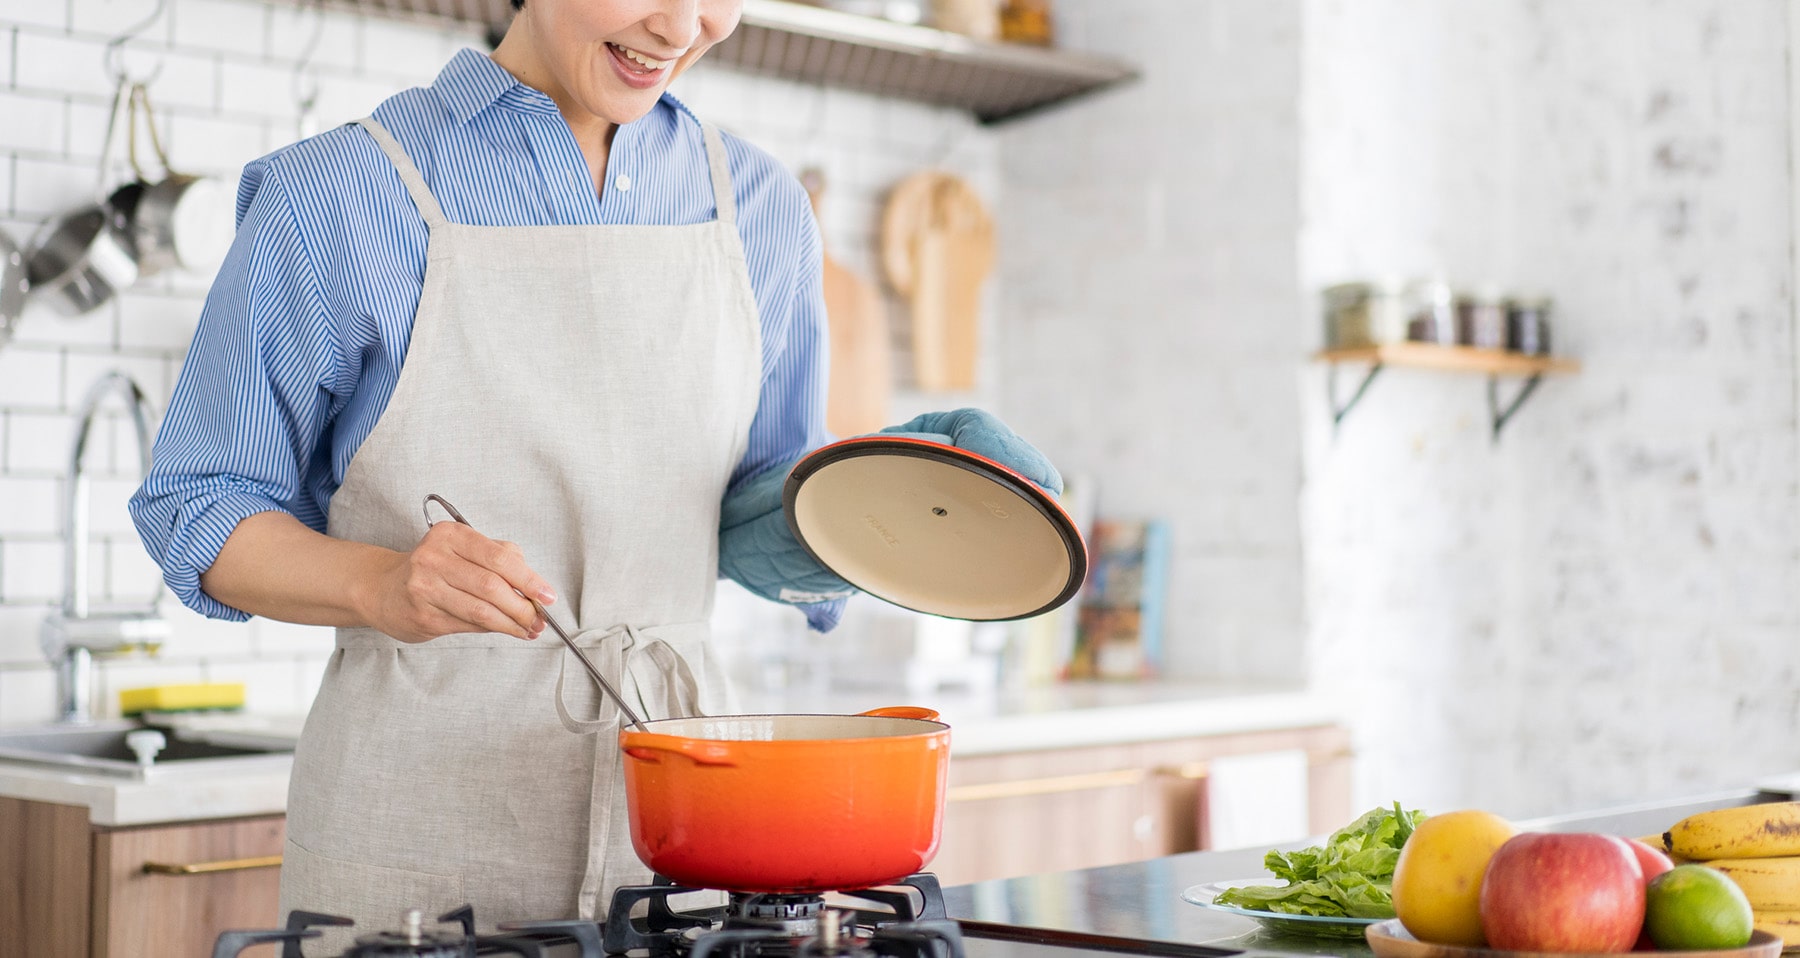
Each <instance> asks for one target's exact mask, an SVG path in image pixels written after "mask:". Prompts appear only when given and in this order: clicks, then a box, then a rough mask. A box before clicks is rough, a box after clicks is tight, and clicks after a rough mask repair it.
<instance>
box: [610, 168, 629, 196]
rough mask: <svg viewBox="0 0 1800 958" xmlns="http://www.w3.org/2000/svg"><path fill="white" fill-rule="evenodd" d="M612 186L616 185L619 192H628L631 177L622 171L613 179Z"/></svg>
mask: <svg viewBox="0 0 1800 958" xmlns="http://www.w3.org/2000/svg"><path fill="white" fill-rule="evenodd" d="M613 186H615V187H617V188H618V190H619V192H621V193H627V192H630V190H631V177H629V176H626V175H625V174H623V173H620V174H619V175H618V176H617V177H616V178H614V179H613Z"/></svg>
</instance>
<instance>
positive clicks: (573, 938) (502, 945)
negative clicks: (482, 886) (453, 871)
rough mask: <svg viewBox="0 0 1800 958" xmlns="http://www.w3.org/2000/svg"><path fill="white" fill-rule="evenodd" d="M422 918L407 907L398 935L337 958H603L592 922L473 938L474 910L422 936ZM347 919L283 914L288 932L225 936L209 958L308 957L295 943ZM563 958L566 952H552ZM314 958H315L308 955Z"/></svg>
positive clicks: (506, 927)
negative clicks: (273, 949)
mask: <svg viewBox="0 0 1800 958" xmlns="http://www.w3.org/2000/svg"><path fill="white" fill-rule="evenodd" d="M424 923H425V922H424V913H423V912H422V911H421V910H420V909H417V908H411V909H408V910H407V911H406V913H405V914H404V915H402V916H401V930H400V931H378V932H374V933H372V934H365V935H358V936H357V938H356V944H354V945H352V946H350V950H348V951H345V952H341V953H340V954H339V956H338V958H474V956H476V955H518V956H520V958H544V956H545V955H547V954H548V953H549V950H548V949H550V948H551V947H553V946H561V945H569V944H572V945H573V946H574V947H575V948H576V949H577V951H576V953H577V954H578V955H579V956H580V958H604V956H605V952H604V951H602V950H601V944H600V926H599V925H596V924H595V923H593V922H591V921H522V922H509V923H506V924H502V925H501V926H500V931H499V933H498V934H493V935H477V934H475V911H474V909H472V908H470V907H469V906H468V905H464V906H462V907H461V908H458V909H456V910H455V911H452V912H449V913H448V914H444V915H440V916H438V923H439V924H455V925H458V926H460V927H459V928H458V929H456V930H454V931H441V930H439V931H427V930H426V929H425V927H424ZM351 924H352V922H351V921H350V919H348V918H339V917H337V916H335V915H321V914H317V913H315V912H310V911H294V912H290V913H288V920H287V927H286V928H280V929H271V930H268V931H228V932H225V933H224V934H222V935H220V936H219V938H218V940H217V941H216V942H215V943H214V944H213V958H236V956H237V955H238V954H239V953H241V952H242V951H243V950H244V949H246V948H249V947H251V946H253V945H260V944H266V943H269V942H281V943H282V945H281V958H309V956H307V955H306V954H305V953H304V952H302V951H301V950H300V943H301V942H302V941H305V940H307V939H309V938H317V937H319V931H318V929H319V928H322V927H328V926H333V927H348V926H350V925H351ZM557 953H558V954H563V953H565V952H557ZM313 958H316V956H313Z"/></svg>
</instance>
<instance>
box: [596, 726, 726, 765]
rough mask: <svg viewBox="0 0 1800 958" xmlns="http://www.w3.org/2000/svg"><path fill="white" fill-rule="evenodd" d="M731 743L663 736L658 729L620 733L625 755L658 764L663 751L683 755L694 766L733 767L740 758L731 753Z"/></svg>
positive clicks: (621, 746) (621, 747)
mask: <svg viewBox="0 0 1800 958" xmlns="http://www.w3.org/2000/svg"><path fill="white" fill-rule="evenodd" d="M731 744H732V743H730V742H723V741H716V740H713V739H703V738H685V737H683V736H680V735H661V734H658V733H656V732H626V733H625V734H624V735H622V736H620V740H619V748H620V750H621V751H623V752H624V753H625V754H627V755H629V756H631V757H632V758H634V759H637V760H638V761H640V762H649V763H650V764H652V765H657V764H660V763H661V762H662V756H663V753H665V752H666V753H668V754H671V755H680V756H682V757H683V758H686V759H687V760H688V761H690V762H693V763H694V764H695V765H714V766H719V767H722V768H732V767H735V766H736V765H737V760H736V759H734V758H732V756H731Z"/></svg>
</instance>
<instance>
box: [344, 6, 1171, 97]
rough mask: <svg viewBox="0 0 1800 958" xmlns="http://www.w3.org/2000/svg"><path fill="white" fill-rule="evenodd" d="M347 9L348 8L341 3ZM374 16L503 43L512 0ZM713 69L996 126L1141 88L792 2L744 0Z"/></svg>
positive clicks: (374, 9) (1088, 65)
mask: <svg viewBox="0 0 1800 958" xmlns="http://www.w3.org/2000/svg"><path fill="white" fill-rule="evenodd" d="M340 5H341V0H340ZM350 5H351V6H353V7H354V8H356V9H360V10H364V11H367V12H371V13H376V14H380V13H384V12H385V13H402V14H421V13H422V14H429V15H435V16H443V17H450V18H452V19H456V20H463V21H469V22H475V23H482V24H485V25H487V27H488V28H489V31H490V32H491V33H494V35H496V36H497V35H498V31H500V30H503V29H504V28H505V25H506V22H507V19H508V18H509V17H510V16H511V14H512V7H511V5H510V4H509V3H508V2H507V0H353V2H351V4H350ZM705 62H708V63H727V64H730V65H732V66H734V67H736V68H738V69H740V70H745V71H748V72H753V73H761V74H765V75H769V76H777V77H783V78H786V79H789V80H795V81H798V82H801V83H816V84H822V85H825V86H832V87H841V88H843V89H848V90H858V91H861V92H864V93H873V94H877V95H880V96H891V97H897V98H901V99H908V100H915V101H918V102H922V103H931V104H935V105H938V106H951V107H956V108H959V109H963V110H967V111H968V112H970V113H971V114H973V115H974V116H975V118H976V119H978V120H980V121H981V122H983V123H998V122H1000V121H1002V120H1010V119H1013V118H1015V117H1019V116H1023V115H1025V114H1027V113H1030V112H1032V111H1034V110H1040V109H1043V108H1044V107H1047V106H1050V105H1051V104H1054V103H1060V102H1062V101H1064V100H1067V99H1070V98H1071V97H1076V96H1080V95H1082V94H1084V93H1090V92H1093V91H1095V90H1098V89H1101V88H1103V87H1108V86H1112V85H1114V84H1117V83H1123V82H1125V81H1127V80H1131V79H1135V78H1136V77H1137V71H1136V70H1135V69H1134V68H1133V67H1131V66H1130V65H1128V64H1124V63H1120V62H1118V61H1115V60H1110V59H1105V58H1102V57H1096V56H1089V55H1086V54H1081V53H1074V52H1071V51H1068V50H1058V49H1053V48H1047V47H1034V46H1029V45H1025V44H1017V43H991V42H987V41H983V40H976V39H974V38H971V37H966V36H963V35H961V34H957V33H949V32H946V31H943V30H934V29H932V28H930V27H920V26H912V25H909V24H903V23H894V22H892V21H888V20H880V19H877V18H875V17H864V16H858V15H856V14H852V13H843V12H840V11H837V10H830V9H826V8H824V7H815V6H812V5H810V4H806V3H797V2H794V0H744V16H743V20H742V22H740V23H739V24H738V28H737V30H736V31H735V32H733V33H732V35H731V37H730V38H729V39H727V40H726V41H725V42H724V43H721V44H719V45H718V46H717V47H716V48H714V49H713V50H712V51H710V52H708V53H707V55H706V61H705Z"/></svg>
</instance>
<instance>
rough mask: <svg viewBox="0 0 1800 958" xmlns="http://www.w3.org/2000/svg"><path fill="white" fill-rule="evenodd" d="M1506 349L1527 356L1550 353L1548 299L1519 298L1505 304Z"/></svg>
mask: <svg viewBox="0 0 1800 958" xmlns="http://www.w3.org/2000/svg"><path fill="white" fill-rule="evenodd" d="M1506 348H1508V349H1511V350H1513V351H1515V352H1521V353H1524V354H1526V355H1528V356H1545V355H1548V354H1549V353H1550V298H1549V297H1548V296H1520V297H1516V298H1514V299H1513V300H1511V301H1510V302H1508V303H1507V309H1506Z"/></svg>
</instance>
